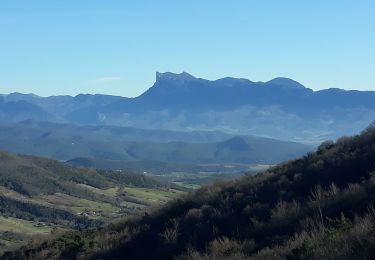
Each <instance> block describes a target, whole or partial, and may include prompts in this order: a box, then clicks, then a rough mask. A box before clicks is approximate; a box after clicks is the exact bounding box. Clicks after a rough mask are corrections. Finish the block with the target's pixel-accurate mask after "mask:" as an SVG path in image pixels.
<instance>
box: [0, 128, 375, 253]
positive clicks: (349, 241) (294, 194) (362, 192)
mask: <svg viewBox="0 0 375 260" xmlns="http://www.w3.org/2000/svg"><path fill="white" fill-rule="evenodd" d="M374 162H375V125H373V126H372V127H370V128H368V129H367V130H366V131H364V132H363V133H362V134H360V135H358V136H354V137H343V138H340V139H339V140H338V141H337V142H336V143H331V142H326V143H323V144H322V145H321V146H320V147H319V148H318V150H317V151H316V152H314V153H310V154H308V155H306V156H304V157H302V158H300V159H298V160H295V161H291V162H288V163H284V164H281V165H279V166H276V167H274V168H272V169H270V170H268V171H267V172H265V173H263V174H259V175H256V176H246V177H243V178H241V179H239V180H235V181H230V182H222V183H216V184H213V185H209V186H205V187H203V188H201V189H199V190H196V191H195V192H193V193H191V194H189V195H187V196H185V197H184V198H180V199H176V200H174V201H172V202H170V203H168V204H167V205H166V206H164V207H162V208H161V209H159V210H154V211H152V212H150V213H148V214H144V215H143V216H142V217H138V218H133V219H130V220H127V221H122V222H120V223H118V224H113V225H110V226H109V227H106V228H104V229H100V230H97V231H95V230H94V231H82V232H70V233H67V234H65V235H64V236H62V237H60V238H58V239H56V240H53V241H48V242H45V243H42V244H41V245H39V246H37V247H33V248H27V247H25V248H23V249H21V250H18V251H15V252H13V253H8V254H6V256H5V257H4V258H5V259H22V258H32V259H43V258H56V259H74V258H76V257H80V258H87V257H90V259H371V258H374V257H375V209H374V206H373V204H374V202H375V196H374V194H375V175H374V173H375V163H374Z"/></svg>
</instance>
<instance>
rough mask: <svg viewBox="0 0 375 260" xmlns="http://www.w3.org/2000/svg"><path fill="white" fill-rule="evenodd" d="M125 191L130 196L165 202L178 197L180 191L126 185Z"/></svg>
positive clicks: (154, 201) (153, 201)
mask: <svg viewBox="0 0 375 260" xmlns="http://www.w3.org/2000/svg"><path fill="white" fill-rule="evenodd" d="M125 192H127V193H128V194H129V195H130V196H133V197H136V198H138V199H143V200H146V201H148V202H152V203H163V202H167V201H169V200H171V199H174V198H175V197H177V196H178V195H179V194H180V193H179V192H177V191H175V190H172V189H170V190H158V189H148V188H132V187H126V188H125Z"/></svg>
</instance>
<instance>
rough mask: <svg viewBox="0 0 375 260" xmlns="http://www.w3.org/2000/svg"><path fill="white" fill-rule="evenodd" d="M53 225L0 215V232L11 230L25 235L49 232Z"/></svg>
mask: <svg viewBox="0 0 375 260" xmlns="http://www.w3.org/2000/svg"><path fill="white" fill-rule="evenodd" d="M51 230H52V227H50V226H38V225H37V223H35V222H32V221H27V220H22V219H17V218H10V217H9V218H6V217H2V216H0V232H4V231H10V232H13V233H20V234H24V235H35V234H49V233H51Z"/></svg>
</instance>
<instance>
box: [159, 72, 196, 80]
mask: <svg viewBox="0 0 375 260" xmlns="http://www.w3.org/2000/svg"><path fill="white" fill-rule="evenodd" d="M195 79H196V78H195V77H194V76H192V75H190V74H189V73H187V72H181V73H180V74H176V73H172V72H164V73H161V72H156V81H157V82H158V81H164V80H168V81H190V80H195Z"/></svg>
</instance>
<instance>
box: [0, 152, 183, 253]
mask: <svg viewBox="0 0 375 260" xmlns="http://www.w3.org/2000/svg"><path fill="white" fill-rule="evenodd" d="M186 190H187V189H186V188H183V187H179V186H177V185H175V184H168V183H161V182H159V181H156V180H154V179H152V178H149V177H146V176H144V175H142V174H135V173H131V172H123V171H97V170H94V169H85V168H76V167H72V166H67V165H65V164H63V163H61V162H58V161H54V160H50V159H44V158H39V157H33V156H20V155H12V154H9V153H6V152H0V255H1V252H2V251H4V250H7V249H8V250H9V249H10V248H13V247H14V246H17V245H19V244H22V243H24V242H27V241H29V240H30V239H32V238H33V237H34V236H35V235H48V234H52V233H54V234H56V233H61V232H64V231H67V230H70V229H87V228H93V227H99V226H101V225H103V224H105V223H108V222H109V221H114V220H116V219H119V218H124V217H127V216H129V215H133V214H135V213H137V212H140V211H143V210H144V209H145V208H147V207H150V206H153V205H158V204H160V203H165V202H166V201H168V200H170V199H171V198H173V197H176V196H178V195H179V194H180V193H181V192H184V191H186Z"/></svg>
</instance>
